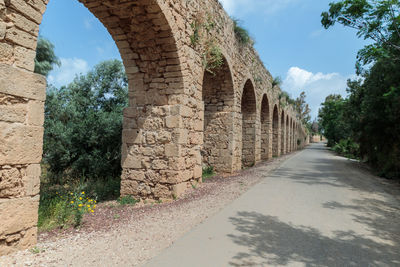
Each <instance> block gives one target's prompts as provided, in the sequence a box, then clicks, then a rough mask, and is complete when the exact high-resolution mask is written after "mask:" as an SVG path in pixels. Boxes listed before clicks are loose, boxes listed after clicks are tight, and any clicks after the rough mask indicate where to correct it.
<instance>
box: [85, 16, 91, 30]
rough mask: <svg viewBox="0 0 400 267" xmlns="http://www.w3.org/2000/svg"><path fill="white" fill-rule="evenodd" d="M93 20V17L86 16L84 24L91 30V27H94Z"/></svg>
mask: <svg viewBox="0 0 400 267" xmlns="http://www.w3.org/2000/svg"><path fill="white" fill-rule="evenodd" d="M92 22H93V20H92V19H89V18H85V19H84V20H83V26H85V29H87V30H91V29H92V28H93V25H92Z"/></svg>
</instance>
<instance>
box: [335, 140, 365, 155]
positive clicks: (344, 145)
mask: <svg viewBox="0 0 400 267" xmlns="http://www.w3.org/2000/svg"><path fill="white" fill-rule="evenodd" d="M332 150H334V151H335V152H336V153H338V154H340V155H342V156H345V157H347V158H352V159H358V158H359V157H360V145H359V144H357V143H355V142H354V141H353V140H351V139H350V138H347V139H342V140H340V141H339V143H337V144H336V145H334V146H333V148H332Z"/></svg>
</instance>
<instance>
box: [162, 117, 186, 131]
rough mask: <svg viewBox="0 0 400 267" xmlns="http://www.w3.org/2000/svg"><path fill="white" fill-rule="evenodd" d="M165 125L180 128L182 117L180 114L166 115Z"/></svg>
mask: <svg viewBox="0 0 400 267" xmlns="http://www.w3.org/2000/svg"><path fill="white" fill-rule="evenodd" d="M165 125H166V126H167V128H170V129H174V128H181V127H182V119H181V117H180V116H167V117H166V118H165Z"/></svg>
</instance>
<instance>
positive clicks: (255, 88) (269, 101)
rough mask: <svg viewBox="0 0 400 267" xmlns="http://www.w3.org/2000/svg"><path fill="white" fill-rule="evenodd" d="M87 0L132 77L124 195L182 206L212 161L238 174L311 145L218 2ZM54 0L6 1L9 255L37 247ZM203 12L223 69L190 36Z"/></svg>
mask: <svg viewBox="0 0 400 267" xmlns="http://www.w3.org/2000/svg"><path fill="white" fill-rule="evenodd" d="M81 2H82V3H83V5H84V6H86V7H87V8H88V9H89V10H90V11H91V12H92V13H93V14H94V15H95V16H96V17H97V18H98V19H99V20H100V21H101V22H102V23H103V25H104V26H105V27H106V28H107V30H108V31H109V33H110V34H111V36H112V37H113V39H114V40H115V42H116V45H117V46H118V48H119V51H120V54H121V57H122V59H123V62H124V65H125V69H126V73H127V76H128V80H129V88H130V92H129V107H128V108H126V110H125V111H124V114H123V115H124V126H123V147H122V158H123V159H122V167H123V174H122V182H121V194H122V195H133V196H136V197H140V198H142V199H147V198H149V199H171V198H173V197H174V196H179V195H180V194H181V193H182V192H183V191H184V190H185V189H186V188H187V186H188V185H190V183H194V182H199V181H200V180H201V176H202V165H204V164H208V165H211V166H214V167H215V169H216V170H217V171H219V172H228V173H230V172H235V171H238V170H240V169H241V168H242V167H243V166H245V167H248V166H252V165H254V164H256V163H258V162H260V161H262V160H267V159H270V158H272V157H276V156H280V155H281V154H286V153H289V152H291V151H294V150H296V149H299V148H301V147H303V146H304V145H306V142H307V141H305V140H306V139H307V140H308V138H307V136H306V132H305V129H304V127H303V126H302V125H301V123H300V122H299V121H298V119H297V117H298V116H296V113H295V112H294V110H293V108H292V107H291V106H289V105H286V104H284V103H281V102H282V101H280V100H279V95H280V92H281V91H280V89H279V88H278V87H277V86H275V87H274V88H273V87H272V77H271V75H270V73H269V72H268V71H267V70H266V69H265V67H264V66H263V64H262V62H261V61H260V59H259V56H258V54H257V52H256V51H255V50H254V49H253V48H252V47H251V46H243V45H241V44H240V43H239V42H238V40H237V38H236V37H235V33H234V30H233V27H234V25H233V22H232V20H231V19H230V18H229V16H228V15H227V14H226V13H225V11H224V10H223V8H222V6H221V5H220V4H219V2H218V1H217V0H81ZM47 3H48V0H0V255H1V254H7V253H10V252H12V251H15V250H18V249H23V248H27V247H30V246H32V245H33V244H35V243H36V236H37V228H36V225H37V210H38V203H39V176H40V161H41V158H42V143H43V141H42V138H43V120H44V101H45V90H46V80H45V78H44V77H42V76H40V75H37V74H34V73H33V70H34V58H35V49H36V41H37V37H38V29H39V25H40V23H41V20H42V15H43V13H44V12H45V9H46V5H47ZM202 12H203V13H204V12H206V13H205V16H207V17H208V18H212V20H213V23H214V24H215V27H214V28H213V30H212V33H211V35H212V36H213V38H214V40H215V42H216V44H217V45H218V46H219V47H220V48H221V50H222V54H223V56H224V58H223V66H222V67H220V68H219V69H218V70H217V71H216V72H215V73H214V74H210V73H208V72H206V71H205V70H204V64H203V57H204V56H203V54H202V53H201V52H200V49H198V48H196V47H194V45H193V42H192V41H191V36H193V34H194V28H193V21H194V20H195V19H196V18H197V17H198V16H199V14H201V13H202ZM298 144H300V145H298Z"/></svg>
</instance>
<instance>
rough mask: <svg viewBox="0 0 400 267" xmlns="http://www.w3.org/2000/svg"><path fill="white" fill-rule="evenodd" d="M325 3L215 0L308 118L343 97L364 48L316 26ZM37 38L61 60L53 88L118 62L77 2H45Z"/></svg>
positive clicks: (342, 31) (342, 32) (344, 32)
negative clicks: (301, 101)
mask: <svg viewBox="0 0 400 267" xmlns="http://www.w3.org/2000/svg"><path fill="white" fill-rule="evenodd" d="M331 1H332V0H221V2H222V4H223V6H224V7H225V9H226V10H227V12H228V13H229V14H230V15H231V16H233V17H235V18H238V19H240V20H241V21H242V26H244V27H245V28H247V29H248V30H249V32H250V34H251V36H252V37H253V38H254V39H255V41H256V44H255V48H256V49H257V51H258V53H259V54H260V57H261V59H262V61H263V62H264V64H265V66H266V67H267V69H268V70H269V71H270V72H271V74H272V75H273V76H280V77H281V78H282V80H283V81H284V82H283V85H282V88H283V89H284V90H286V91H288V92H289V93H290V94H291V96H292V97H294V98H295V97H297V96H298V95H299V94H300V92H301V91H305V92H306V94H307V96H308V97H307V102H308V103H309V104H310V106H311V108H312V116H313V117H316V115H317V113H318V108H319V104H320V103H321V102H323V101H324V99H325V97H326V96H327V95H329V94H331V93H340V94H343V95H344V94H346V91H345V89H346V80H347V79H348V78H352V77H355V76H354V73H355V69H354V65H355V58H356V54H357V51H358V50H359V49H360V48H362V47H363V46H364V44H365V41H364V40H361V39H358V38H356V36H355V32H354V31H353V30H351V29H346V28H344V27H342V26H341V25H337V26H335V27H334V28H331V29H329V30H325V29H323V28H322V26H321V23H320V14H321V12H322V11H325V10H327V9H328V8H329V6H328V4H329V2H331ZM71 14H73V15H71ZM40 34H41V35H42V36H44V37H46V38H48V39H50V40H51V41H52V42H53V43H54V44H55V47H56V54H57V56H58V57H59V58H60V59H61V62H62V66H61V68H56V69H55V70H54V71H53V72H52V73H51V74H50V76H49V82H50V83H52V84H54V85H56V86H61V85H64V84H67V83H68V82H70V81H71V80H72V79H73V78H74V76H75V75H76V74H77V73H85V72H87V71H88V70H89V69H91V68H92V67H93V66H94V65H96V63H98V62H100V61H102V60H106V59H111V58H118V59H119V58H120V56H119V52H118V49H117V47H116V46H115V44H114V41H113V40H112V38H111V36H110V35H109V33H108V32H107V30H106V29H105V28H104V27H103V26H102V25H101V23H100V22H99V21H98V20H97V19H96V18H95V17H94V16H93V15H92V14H91V13H90V12H89V11H88V10H87V9H86V8H85V7H84V6H83V5H82V4H80V3H79V2H78V1H70V0H64V1H63V0H61V1H59V0H58V1H56V0H52V1H50V3H49V5H48V9H47V11H46V13H45V15H44V18H43V22H42V25H41V27H40Z"/></svg>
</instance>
